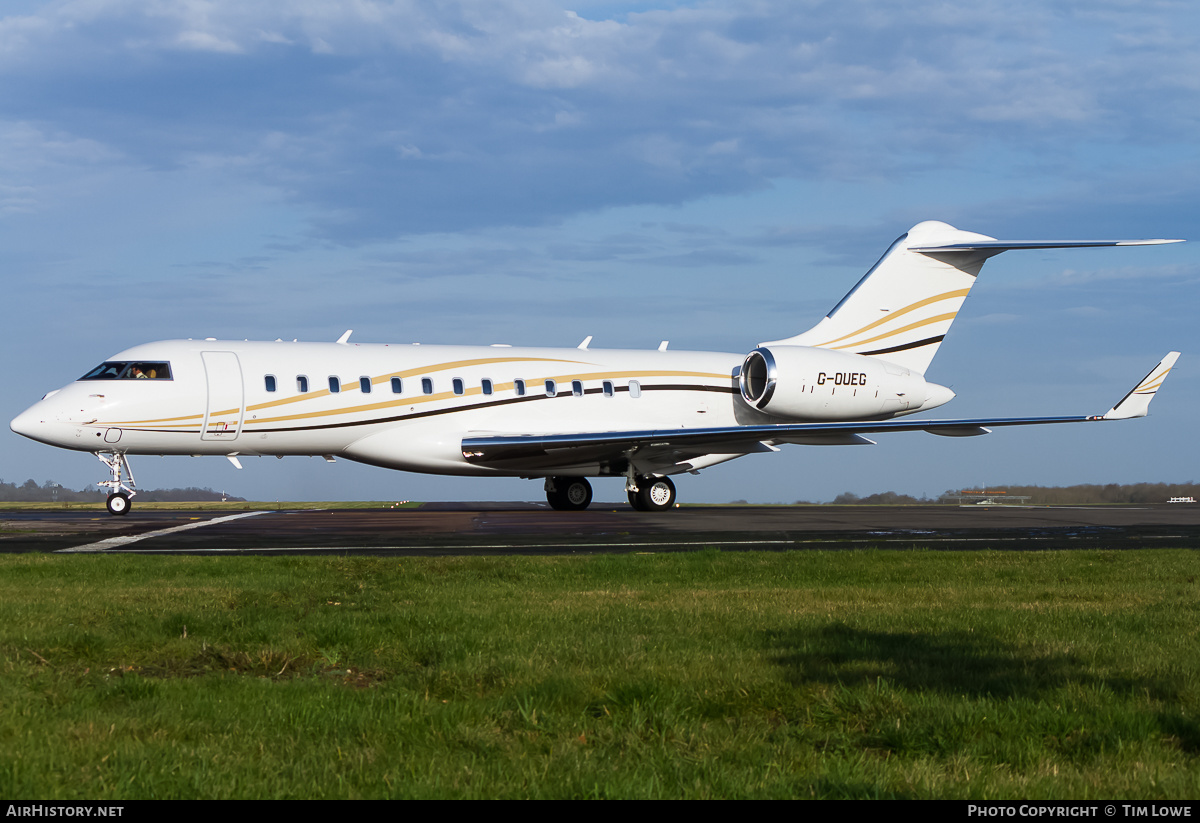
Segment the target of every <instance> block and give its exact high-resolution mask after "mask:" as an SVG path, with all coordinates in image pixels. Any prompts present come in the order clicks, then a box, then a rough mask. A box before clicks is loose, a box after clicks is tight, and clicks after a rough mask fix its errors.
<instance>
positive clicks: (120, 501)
mask: <svg viewBox="0 0 1200 823" xmlns="http://www.w3.org/2000/svg"><path fill="white" fill-rule="evenodd" d="M104 505H105V506H107V507H108V513H109V514H129V506H130V503H129V495H127V494H125V493H124V492H117V493H116V494H110V495H109V496H108V499H107V500H106V501H104Z"/></svg>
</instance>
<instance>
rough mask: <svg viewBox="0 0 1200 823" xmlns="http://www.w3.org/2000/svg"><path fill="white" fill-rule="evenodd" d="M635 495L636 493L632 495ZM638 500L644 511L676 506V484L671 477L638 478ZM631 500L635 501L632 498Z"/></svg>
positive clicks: (663, 510) (636, 504)
mask: <svg viewBox="0 0 1200 823" xmlns="http://www.w3.org/2000/svg"><path fill="white" fill-rule="evenodd" d="M630 497H631V498H632V497H634V495H630ZM636 497H637V502H636V503H635V504H634V506H633V507H634V508H635V509H637V510H638V511H642V512H665V511H670V510H671V509H673V508H675V484H674V483H673V482H672V481H671V478H669V477H641V478H638V490H637V495H636ZM630 502H633V501H632V499H631V501H630Z"/></svg>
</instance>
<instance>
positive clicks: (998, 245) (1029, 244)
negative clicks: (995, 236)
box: [908, 240, 1183, 254]
mask: <svg viewBox="0 0 1200 823" xmlns="http://www.w3.org/2000/svg"><path fill="white" fill-rule="evenodd" d="M1182 242H1183V241H1182V240H990V241H986V242H980V243H949V244H945V245H940V246H909V247H908V250H909V251H916V252H921V253H922V254H930V253H936V252H955V251H991V252H996V253H997V254H998V253H1000V252H1002V251H1013V250H1016V249H1086V248H1094V247H1103V246H1161V245H1162V244H1163V243H1182Z"/></svg>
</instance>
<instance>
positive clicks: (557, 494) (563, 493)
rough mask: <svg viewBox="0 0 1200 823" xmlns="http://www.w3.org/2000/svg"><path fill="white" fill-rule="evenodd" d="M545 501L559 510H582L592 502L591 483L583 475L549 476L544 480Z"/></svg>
mask: <svg viewBox="0 0 1200 823" xmlns="http://www.w3.org/2000/svg"><path fill="white" fill-rule="evenodd" d="M546 501H547V502H548V503H549V504H550V508H552V509H558V510H559V511H583V510H584V509H586V508H587V507H588V506H589V505H591V503H592V484H591V483H589V482H587V479H586V478H583V477H551V478H549V479H548V480H547V481H546Z"/></svg>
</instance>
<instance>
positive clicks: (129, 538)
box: [55, 511, 272, 554]
mask: <svg viewBox="0 0 1200 823" xmlns="http://www.w3.org/2000/svg"><path fill="white" fill-rule="evenodd" d="M271 513H272V512H266V511H263V512H246V513H244V514H231V515H228V516H226V517H215V518H213V519H212V520H201V521H199V522H197V523H185V524H184V525H182V526H172V527H171V528H169V529H158V530H157V531H152V532H143V533H142V534H127V535H122V536H120V537H109V538H107V539H106V540H99V541H97V542H95V543H88V544H86V545H83V546H74V547H72V548H70V549H59V550H58V551H57V552H55V554H74V553H80V552H106V551H111V550H113V549H117V548H120V547H121V546H126V545H128V544H130V543H136V542H137V541H139V540H145V539H147V538H149V537H162V536H163V535H164V534H174V533H175V532H182V531H187V530H188V529H198V528H200V527H201V526H211V525H213V524H214V523H224V522H226V521H229V520H238V519H239V518H242V517H255V516H256V515H260V514H271Z"/></svg>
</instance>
